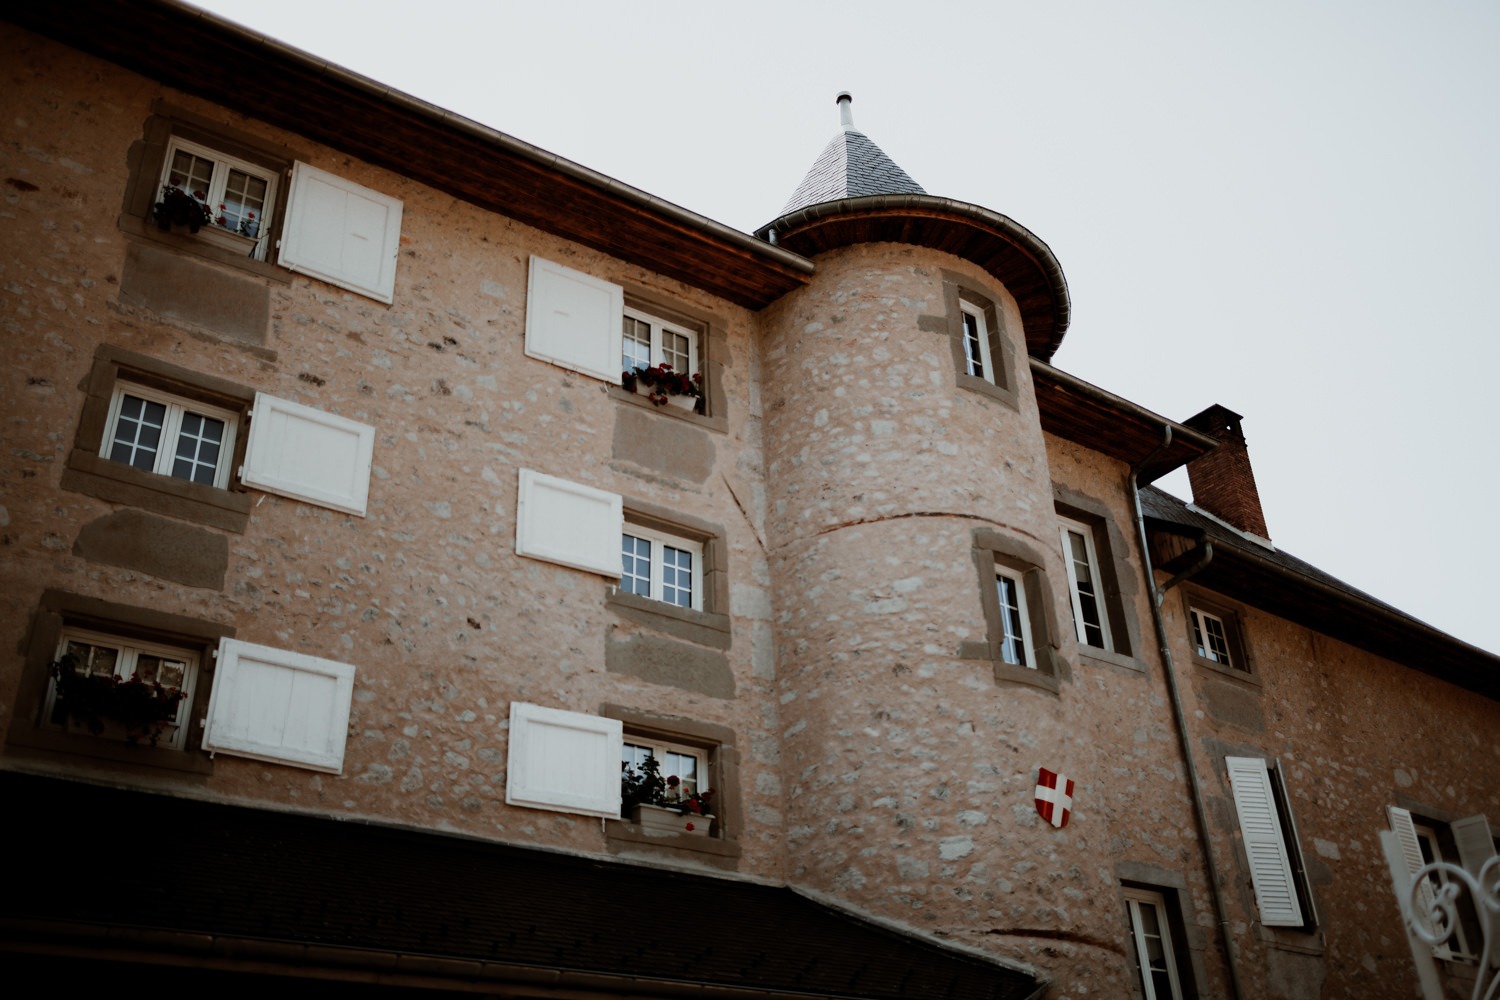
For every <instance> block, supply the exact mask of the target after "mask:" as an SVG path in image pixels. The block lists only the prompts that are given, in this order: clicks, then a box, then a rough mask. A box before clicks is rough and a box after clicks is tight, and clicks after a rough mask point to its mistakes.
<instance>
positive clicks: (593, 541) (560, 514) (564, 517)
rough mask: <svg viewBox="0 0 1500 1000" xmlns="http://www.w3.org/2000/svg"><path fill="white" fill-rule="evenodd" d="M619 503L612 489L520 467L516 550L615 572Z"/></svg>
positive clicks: (621, 513) (621, 519) (620, 521)
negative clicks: (595, 486)
mask: <svg viewBox="0 0 1500 1000" xmlns="http://www.w3.org/2000/svg"><path fill="white" fill-rule="evenodd" d="M624 527H625V508H624V503H623V501H622V500H621V499H620V495H619V494H618V493H609V492H606V491H605V490H599V489H595V488H594V487H592V486H584V485H583V484H582V483H575V482H571V481H569V480H567V479H559V478H557V477H556V476H549V475H546V474H544V473H541V472H534V471H532V470H531V469H522V470H521V475H520V485H519V487H518V489H517V495H516V554H517V555H521V556H529V557H530V558H532V559H543V560H546V561H547V562H554V563H558V564H559V565H562V566H571V567H573V568H574V569H581V570H587V571H589V572H591V573H599V574H602V575H603V576H609V577H615V578H618V577H619V576H620V570H621V565H620V532H621V531H622V530H623V529H624Z"/></svg>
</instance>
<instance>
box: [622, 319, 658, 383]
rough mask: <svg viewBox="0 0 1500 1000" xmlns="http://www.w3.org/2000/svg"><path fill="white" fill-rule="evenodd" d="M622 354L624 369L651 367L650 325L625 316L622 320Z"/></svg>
mask: <svg viewBox="0 0 1500 1000" xmlns="http://www.w3.org/2000/svg"><path fill="white" fill-rule="evenodd" d="M624 333H625V341H624V354H623V358H622V360H621V364H622V366H623V370H624V371H630V370H631V369H634V368H650V367H651V325H650V324H649V323H644V322H642V321H641V320H638V319H636V318H635V317H634V316H626V317H625V322H624Z"/></svg>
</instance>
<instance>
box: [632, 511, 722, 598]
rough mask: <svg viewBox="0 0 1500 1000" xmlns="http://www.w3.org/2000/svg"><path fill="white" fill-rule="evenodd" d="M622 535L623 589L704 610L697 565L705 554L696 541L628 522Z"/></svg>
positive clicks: (700, 579) (700, 578)
mask: <svg viewBox="0 0 1500 1000" xmlns="http://www.w3.org/2000/svg"><path fill="white" fill-rule="evenodd" d="M627 527H628V528H630V530H629V531H627V532H624V533H622V534H621V536H620V539H621V541H620V554H621V567H620V589H621V590H623V591H624V592H625V593H627V594H639V595H640V596H642V597H648V598H650V599H651V600H653V601H661V602H662V603H664V604H671V605H674V606H676V607H679V608H688V609H695V610H701V609H702V607H703V593H702V591H703V581H702V576H701V574H700V573H699V571H698V568H697V565H698V562H699V560H700V559H702V557H703V550H702V548H701V546H700V545H699V544H698V543H697V542H694V541H691V540H688V539H682V538H676V537H674V536H671V535H667V534H664V533H661V532H658V531H655V530H654V529H651V528H646V527H639V526H636V525H627Z"/></svg>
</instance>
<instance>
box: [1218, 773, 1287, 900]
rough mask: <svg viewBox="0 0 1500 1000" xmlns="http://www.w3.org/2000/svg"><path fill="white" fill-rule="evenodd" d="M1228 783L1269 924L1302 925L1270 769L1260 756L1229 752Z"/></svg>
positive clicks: (1253, 878) (1257, 895) (1254, 884)
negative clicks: (1244, 755) (1236, 755)
mask: <svg viewBox="0 0 1500 1000" xmlns="http://www.w3.org/2000/svg"><path fill="white" fill-rule="evenodd" d="M1225 763H1226V764H1227V765H1228V767H1229V786H1230V788H1231V789H1232V790H1233V792H1234V806H1235V809H1236V810H1237V811H1238V813H1239V817H1240V834H1241V836H1243V837H1244V840H1245V854H1246V856H1248V857H1249V859H1250V882H1251V884H1252V885H1253V886H1254V887H1255V901H1256V903H1257V904H1258V905H1259V907H1260V922H1261V923H1262V924H1264V925H1265V926H1267V927H1301V926H1302V907H1301V906H1300V905H1298V902H1297V887H1296V883H1295V882H1293V880H1292V878H1293V877H1292V865H1291V860H1290V858H1289V857H1288V855H1287V846H1286V838H1285V836H1284V835H1283V833H1282V825H1281V820H1280V818H1279V817H1278V816H1277V813H1276V799H1275V796H1274V795H1273V794H1272V792H1271V774H1270V772H1269V771H1268V770H1267V769H1266V762H1265V761H1264V760H1261V759H1260V758H1258V757H1228V758H1225Z"/></svg>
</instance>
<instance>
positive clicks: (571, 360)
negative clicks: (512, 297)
mask: <svg viewBox="0 0 1500 1000" xmlns="http://www.w3.org/2000/svg"><path fill="white" fill-rule="evenodd" d="M624 315H625V292H624V290H623V289H622V288H620V286H619V285H616V284H612V283H611V282H608V281H605V280H603V279H602V278H596V277H594V276H593V275H591V274H584V273H583V272H582V271H575V270H573V269H572V268H571V267H563V266H562V265H561V264H554V263H553V262H552V261H550V260H543V259H542V258H541V257H533V258H531V276H530V278H529V280H528V281H527V286H526V354H527V356H528V357H533V358H540V359H542V360H543V361H550V362H552V363H553V364H554V365H561V366H562V367H563V368H568V369H571V370H573V371H576V372H582V373H583V374H585V375H592V376H594V377H595V378H600V379H603V380H604V381H606V382H614V383H615V384H617V385H618V384H619V382H620V372H621V366H622V365H623V363H624V362H623V361H622V359H621V356H620V348H621V340H622V338H623V334H622V333H621V322H622V320H623V317H624Z"/></svg>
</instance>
